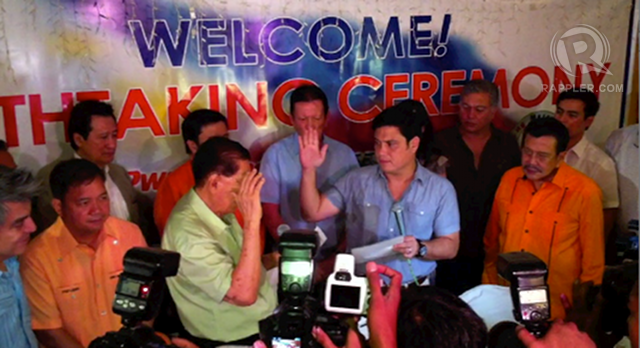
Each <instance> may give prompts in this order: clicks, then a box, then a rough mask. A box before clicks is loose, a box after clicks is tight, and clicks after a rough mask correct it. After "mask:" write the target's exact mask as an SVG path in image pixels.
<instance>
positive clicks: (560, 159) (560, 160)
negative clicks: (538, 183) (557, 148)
mask: <svg viewBox="0 0 640 348" xmlns="http://www.w3.org/2000/svg"><path fill="white" fill-rule="evenodd" d="M566 155H567V151H562V152H560V153H559V154H558V159H559V161H558V165H557V166H556V167H560V163H562V162H563V161H564V157H565V156H566Z"/></svg>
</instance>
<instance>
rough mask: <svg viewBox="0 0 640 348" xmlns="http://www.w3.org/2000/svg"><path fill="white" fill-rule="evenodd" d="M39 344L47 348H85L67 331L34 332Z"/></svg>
mask: <svg viewBox="0 0 640 348" xmlns="http://www.w3.org/2000/svg"><path fill="white" fill-rule="evenodd" d="M33 333H34V334H35V335H36V338H38V342H40V344H41V345H42V346H45V347H47V348H83V347H82V345H81V344H80V342H78V341H77V340H76V339H75V338H73V337H72V336H71V335H69V333H68V332H67V331H66V330H65V329H62V328H60V329H53V330H34V331H33Z"/></svg>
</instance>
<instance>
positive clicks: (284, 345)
mask: <svg viewBox="0 0 640 348" xmlns="http://www.w3.org/2000/svg"><path fill="white" fill-rule="evenodd" d="M271 347H272V348H300V347H302V341H300V339H299V338H295V339H292V340H290V339H284V338H280V337H274V338H273V340H271Z"/></svg>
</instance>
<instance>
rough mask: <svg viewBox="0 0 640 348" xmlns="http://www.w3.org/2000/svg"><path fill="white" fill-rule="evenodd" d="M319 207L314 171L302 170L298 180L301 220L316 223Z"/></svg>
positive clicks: (318, 194) (318, 193)
mask: <svg viewBox="0 0 640 348" xmlns="http://www.w3.org/2000/svg"><path fill="white" fill-rule="evenodd" d="M319 207H320V192H319V191H318V188H317V186H316V170H315V169H304V168H303V169H302V178H301V179H300V210H301V212H302V218H303V219H305V220H307V221H317V219H316V215H317V212H318V210H319Z"/></svg>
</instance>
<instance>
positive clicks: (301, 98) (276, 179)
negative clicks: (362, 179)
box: [260, 85, 358, 280]
mask: <svg viewBox="0 0 640 348" xmlns="http://www.w3.org/2000/svg"><path fill="white" fill-rule="evenodd" d="M290 100H291V121H292V123H293V128H294V129H295V130H296V132H295V133H293V134H291V135H290V136H288V137H286V138H284V139H282V140H280V141H278V142H276V143H275V144H273V145H271V146H270V147H269V149H268V150H267V151H266V152H265V154H264V156H263V157H262V162H261V163H260V171H261V172H262V175H264V178H265V180H266V181H265V184H264V186H263V188H262V191H261V192H260V198H261V201H262V207H263V208H262V209H263V211H264V218H263V220H264V222H265V225H266V227H267V230H268V231H269V233H270V234H271V236H272V237H273V239H274V240H275V241H276V242H278V241H279V235H278V233H277V229H278V226H280V225H282V224H286V225H288V226H289V227H290V228H291V229H308V230H314V229H315V228H320V229H321V230H322V232H323V233H324V234H325V236H326V237H327V239H326V242H325V243H324V244H323V245H322V246H321V247H320V250H319V253H318V255H317V256H316V261H320V263H319V264H318V268H317V270H318V271H319V273H322V274H318V275H317V276H318V280H322V279H323V278H325V277H326V276H328V275H329V274H330V273H331V272H332V271H333V262H332V261H333V256H335V254H336V251H337V250H338V249H339V248H340V246H339V243H340V240H341V239H342V237H344V235H343V233H344V216H343V214H336V215H335V216H331V217H329V218H327V219H323V220H319V221H314V222H308V221H305V220H304V219H302V216H301V212H300V186H299V185H300V177H301V176H302V168H301V167H300V147H299V145H298V136H303V135H304V134H305V132H306V131H307V129H313V130H314V131H315V132H316V136H317V137H318V141H319V142H320V143H322V144H327V145H328V146H329V147H328V151H327V154H326V158H325V161H324V162H323V163H322V165H320V166H319V167H318V168H317V176H318V180H317V182H316V183H317V188H318V189H319V190H321V191H324V190H327V189H328V188H330V187H331V186H333V184H335V183H336V182H337V181H338V179H340V178H341V177H343V176H344V175H345V174H347V173H348V172H349V171H351V170H352V169H355V168H358V160H357V159H356V155H355V154H354V153H353V150H351V148H350V147H349V146H347V145H346V144H343V143H341V142H339V141H337V140H334V139H331V138H329V137H328V136H326V135H324V132H323V130H324V128H325V126H326V125H327V113H328V111H329V110H328V101H327V96H326V95H325V94H324V92H323V91H322V90H321V89H320V88H319V87H317V86H314V85H304V86H301V87H298V88H296V89H295V90H294V91H293V92H292V93H291V98H290ZM342 251H344V250H342ZM323 261H324V262H323Z"/></svg>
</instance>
